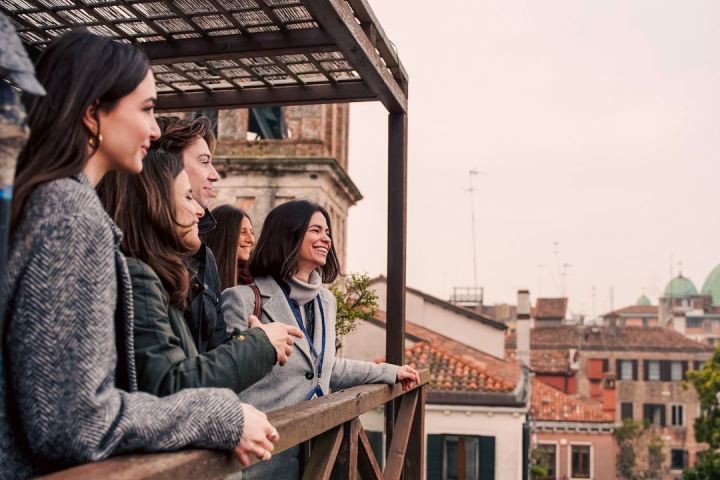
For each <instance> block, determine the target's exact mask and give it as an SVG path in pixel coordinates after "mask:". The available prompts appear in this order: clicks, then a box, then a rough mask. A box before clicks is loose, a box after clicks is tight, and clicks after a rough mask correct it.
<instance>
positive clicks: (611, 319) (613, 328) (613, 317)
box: [605, 312, 620, 337]
mask: <svg viewBox="0 0 720 480" xmlns="http://www.w3.org/2000/svg"><path fill="white" fill-rule="evenodd" d="M618 318H620V315H618V314H617V313H615V312H610V313H608V314H607V316H606V317H605V319H606V320H607V325H608V333H609V334H610V336H613V337H614V336H616V335H617V324H618Z"/></svg>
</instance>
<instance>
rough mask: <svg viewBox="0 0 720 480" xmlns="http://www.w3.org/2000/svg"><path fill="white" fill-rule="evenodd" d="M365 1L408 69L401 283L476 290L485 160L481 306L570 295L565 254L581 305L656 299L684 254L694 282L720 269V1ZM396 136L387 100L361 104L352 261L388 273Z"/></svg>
mask: <svg viewBox="0 0 720 480" xmlns="http://www.w3.org/2000/svg"><path fill="white" fill-rule="evenodd" d="M372 6H373V9H374V10H375V13H376V14H377V16H378V17H379V18H382V19H383V27H384V28H385V31H386V32H388V33H389V34H390V39H391V40H392V41H393V42H395V44H396V46H397V48H398V51H399V53H400V56H401V58H402V59H403V62H404V66H405V68H406V69H407V71H408V72H409V75H410V83H409V85H410V95H409V100H410V110H409V112H410V117H409V126H410V130H409V186H408V194H409V206H408V219H409V220H408V224H409V226H408V248H409V250H408V259H407V265H408V285H409V286H411V287H414V288H417V289H420V290H422V291H425V292H428V293H431V294H433V295H435V296H437V297H440V298H448V297H449V296H450V294H451V292H452V288H453V286H472V285H473V268H472V264H473V258H472V245H471V236H472V235H471V233H472V232H471V229H470V195H469V193H468V192H467V189H468V186H469V175H468V172H469V171H470V170H472V169H476V170H478V171H480V172H484V173H485V174H484V175H478V176H476V177H474V180H473V181H474V187H475V192H474V199H475V216H476V225H477V228H476V232H477V242H476V244H477V265H478V275H477V276H478V284H479V285H480V286H482V287H484V289H485V303H486V304H494V303H502V302H509V303H514V302H515V295H516V291H517V290H518V289H523V288H527V289H529V290H530V292H531V295H532V297H533V298H536V297H537V296H546V297H550V296H560V295H561V294H562V290H563V288H562V282H561V279H560V278H559V273H560V271H561V270H562V266H563V264H569V265H570V266H569V267H567V268H566V272H567V276H566V277H565V280H566V282H565V283H566V287H565V290H566V294H567V296H568V297H569V300H570V304H569V311H570V312H572V313H578V312H581V313H584V314H586V315H591V314H593V313H594V314H596V315H599V314H602V313H605V312H607V311H609V310H611V307H614V308H615V309H617V308H621V307H623V306H627V305H632V304H634V303H635V302H636V301H637V299H638V297H640V295H641V294H643V293H645V294H646V295H647V296H648V297H649V298H650V299H651V300H652V301H653V303H657V298H658V297H659V296H660V295H661V294H662V293H663V290H664V288H665V286H666V284H667V283H668V282H669V281H670V279H671V277H672V276H673V275H677V273H678V271H679V262H682V272H683V275H684V276H686V277H688V278H690V279H691V280H692V281H693V283H694V284H695V285H696V286H697V287H698V289H700V288H701V286H702V284H703V282H704V281H705V278H706V277H707V275H708V274H709V273H710V272H711V271H712V270H713V268H715V267H716V266H717V265H718V264H720V248H719V247H720V222H718V221H717V220H716V219H717V217H718V215H717V212H716V210H717V209H718V200H717V184H718V179H719V178H720V159H718V152H720V88H718V86H719V85H720V55H718V54H717V45H719V44H720V30H718V29H717V28H716V23H717V19H718V18H720V3H719V2H714V1H712V0H699V1H697V2H693V3H692V4H688V3H683V2H674V1H669V0H661V1H653V0H637V1H634V2H625V1H622V0H609V1H606V2H595V1H591V0H585V1H575V0H550V1H547V2H539V3H538V2H506V1H500V0H492V1H490V0H487V1H465V2H458V4H457V8H456V9H453V10H452V11H453V12H461V13H462V15H452V16H451V15H449V12H451V11H450V10H447V11H444V10H438V9H437V8H435V6H436V4H435V3H434V2H429V1H427V0H413V1H410V0H397V1H394V2H373V5H372ZM438 15H448V17H447V18H438ZM454 75H457V77H456V76H454ZM454 78H457V79H458V81H457V83H453V81H452V80H453V79H454ZM386 136H387V122H386V114H385V113H384V112H383V111H382V107H381V106H380V105H379V104H371V103H368V104H355V105H352V107H351V118H350V174H351V176H352V178H353V180H354V181H355V182H356V184H357V185H358V187H359V189H360V191H361V192H362V193H363V195H364V196H365V199H364V200H363V201H361V202H360V204H359V205H358V206H356V207H354V208H353V209H351V210H350V217H349V238H348V249H349V250H348V252H349V257H348V258H349V261H348V265H347V268H346V270H350V271H363V270H364V271H368V272H369V273H370V274H371V275H376V274H379V273H384V271H385V264H386V254H385V247H386V244H385V234H386V230H385V228H386V225H385V223H386V198H385V196H386V170H387V165H386V162H387V151H386V148H387V147H386V143H385V140H386ZM555 242H557V245H555ZM555 251H557V256H556V255H555ZM671 270H672V275H671ZM550 272H552V276H554V277H555V279H554V280H553V278H552V276H551V274H550ZM593 287H595V300H594V302H593ZM611 289H612V292H613V293H612V299H613V300H612V305H611V294H610V292H611Z"/></svg>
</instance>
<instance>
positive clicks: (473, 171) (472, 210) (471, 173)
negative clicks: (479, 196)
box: [467, 168, 485, 290]
mask: <svg viewBox="0 0 720 480" xmlns="http://www.w3.org/2000/svg"><path fill="white" fill-rule="evenodd" d="M468 175H469V177H470V188H468V190H467V191H468V192H470V227H471V228H472V249H473V287H475V289H476V290H477V286H478V281H477V244H476V241H475V184H474V182H473V177H475V176H477V175H485V172H478V171H477V169H475V168H473V169H471V170H470V171H469V172H468Z"/></svg>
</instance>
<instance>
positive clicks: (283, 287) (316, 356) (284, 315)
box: [223, 200, 419, 479]
mask: <svg viewBox="0 0 720 480" xmlns="http://www.w3.org/2000/svg"><path fill="white" fill-rule="evenodd" d="M332 239H333V236H332V229H331V225H330V216H329V215H328V213H327V211H325V209H324V208H322V207H321V206H319V205H317V204H315V203H312V202H309V201H305V200H294V201H291V202H288V203H285V204H282V205H280V206H278V207H276V208H274V209H273V210H272V211H271V212H270V213H269V214H268V216H267V218H266V219H265V223H264V224H263V228H262V232H261V233H260V238H259V239H258V242H257V246H256V247H255V250H254V251H253V254H252V256H251V257H250V273H251V274H252V275H253V277H255V284H254V286H249V285H241V286H237V287H233V288H230V289H228V290H225V291H224V292H223V314H224V316H225V321H226V323H227V325H228V327H230V328H232V327H239V328H243V327H244V326H245V324H246V321H245V320H244V319H246V318H248V316H249V315H250V314H251V313H252V312H253V311H254V310H255V308H256V300H255V298H256V297H255V293H256V292H254V291H253V289H254V288H257V293H259V296H260V300H261V302H262V306H261V307H262V319H261V321H262V322H263V323H269V322H279V323H285V324H288V325H297V326H298V327H300V329H301V330H302V331H303V334H304V336H303V338H302V339H299V340H297V341H296V342H295V346H294V349H296V350H298V351H297V352H296V353H294V354H293V355H292V356H291V357H290V360H289V361H288V363H287V364H286V365H285V366H284V367H282V368H279V367H275V368H273V371H272V372H271V373H270V374H269V375H268V376H266V377H265V378H263V379H262V380H260V381H259V382H257V383H256V384H255V385H253V386H252V387H250V388H248V389H247V390H245V391H244V392H243V393H241V394H240V398H242V399H243V400H244V401H249V402H251V403H252V404H253V405H255V406H257V407H258V408H259V409H260V410H263V411H269V410H275V409H278V408H283V407H287V406H290V405H294V404H296V403H299V402H302V401H303V400H310V399H312V398H315V397H319V396H323V395H326V394H328V393H330V392H331V391H334V390H340V389H343V388H349V387H353V386H356V385H362V384H366V383H386V384H390V385H393V384H395V383H396V382H402V383H403V386H404V388H405V389H406V390H407V389H410V388H412V385H413V384H415V383H418V382H419V376H418V373H417V371H415V369H413V368H411V367H409V366H407V365H404V366H402V367H398V366H396V365H390V364H387V363H384V364H375V363H370V362H361V361H358V360H350V359H346V358H339V357H336V356H335V315H336V313H337V305H336V301H335V297H334V295H333V294H332V293H331V292H330V291H329V290H328V289H327V288H325V287H324V286H323V283H330V282H332V281H334V280H335V278H336V277H337V275H338V274H339V273H340V265H339V262H338V258H337V254H336V253H335V246H334V245H333V240H332ZM297 456H298V449H297V448H292V449H290V450H287V451H285V452H283V453H281V454H279V455H277V456H276V457H275V458H273V460H271V461H270V462H268V463H263V464H259V465H256V466H253V467H251V468H249V469H248V470H246V471H244V472H243V475H244V477H243V478H245V479H254V478H282V479H292V478H298V476H299V462H298V457H297Z"/></svg>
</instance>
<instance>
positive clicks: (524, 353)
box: [516, 290, 530, 368]
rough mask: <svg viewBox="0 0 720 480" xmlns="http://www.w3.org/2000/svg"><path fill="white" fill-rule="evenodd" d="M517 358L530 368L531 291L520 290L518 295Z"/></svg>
mask: <svg viewBox="0 0 720 480" xmlns="http://www.w3.org/2000/svg"><path fill="white" fill-rule="evenodd" d="M516 332H517V333H516V338H517V345H516V348H517V359H518V361H519V362H520V363H521V364H523V365H525V366H526V367H528V368H530V292H529V291H528V290H518V296H517V327H516Z"/></svg>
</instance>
